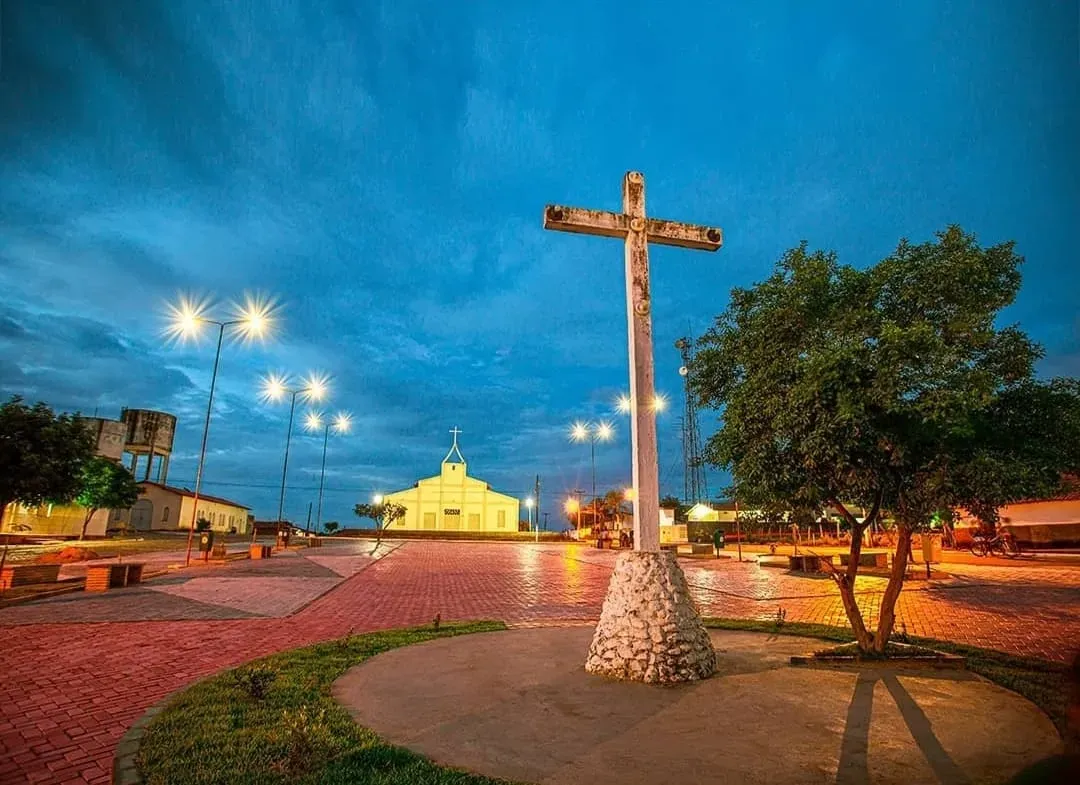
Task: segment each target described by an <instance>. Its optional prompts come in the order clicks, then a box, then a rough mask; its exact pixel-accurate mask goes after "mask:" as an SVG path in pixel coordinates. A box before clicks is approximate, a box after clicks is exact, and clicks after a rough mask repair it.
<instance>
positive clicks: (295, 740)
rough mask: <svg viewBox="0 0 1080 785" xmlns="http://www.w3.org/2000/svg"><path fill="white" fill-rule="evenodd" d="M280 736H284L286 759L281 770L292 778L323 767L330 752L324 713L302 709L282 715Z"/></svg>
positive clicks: (323, 711)
mask: <svg viewBox="0 0 1080 785" xmlns="http://www.w3.org/2000/svg"><path fill="white" fill-rule="evenodd" d="M281 733H282V734H283V736H284V739H283V741H284V743H285V758H284V760H282V761H280V763H279V766H280V768H281V769H282V770H283V771H284V772H285V773H286V774H289V775H291V776H297V775H300V774H303V773H304V772H307V771H311V769H313V768H315V767H316V766H318V765H320V764H322V763H325V762H326V760H327V758H328V757H329V754H330V750H331V749H332V748H333V736H332V735H331V733H330V729H329V728H328V727H327V725H326V710H325V709H319V710H318V711H315V710H314V709H312V708H311V707H308V706H301V707H300V708H299V709H297V710H296V711H288V710H286V711H285V712H283V713H282V715H281Z"/></svg>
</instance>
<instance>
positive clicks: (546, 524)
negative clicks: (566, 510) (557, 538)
mask: <svg viewBox="0 0 1080 785" xmlns="http://www.w3.org/2000/svg"><path fill="white" fill-rule="evenodd" d="M548 515H550V513H546V512H545V513H544V531H547V530H548V522H547V519H548Z"/></svg>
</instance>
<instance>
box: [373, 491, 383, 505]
mask: <svg viewBox="0 0 1080 785" xmlns="http://www.w3.org/2000/svg"><path fill="white" fill-rule="evenodd" d="M382 502H383V495H382V494H381V493H377V494H375V495H374V496H372V497H371V503H372V504H382Z"/></svg>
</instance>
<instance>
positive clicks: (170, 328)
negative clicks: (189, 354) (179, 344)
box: [165, 297, 208, 341]
mask: <svg viewBox="0 0 1080 785" xmlns="http://www.w3.org/2000/svg"><path fill="white" fill-rule="evenodd" d="M207 308H208V303H207V302H206V301H205V300H200V301H196V300H193V299H191V298H190V297H181V298H180V302H179V303H178V304H177V305H169V306H168V324H167V325H166V327H165V335H166V336H168V337H169V338H171V339H172V340H175V341H187V340H194V339H197V338H198V337H199V335H200V334H201V333H202V327H203V325H204V324H205V321H204V317H205V314H206V309H207Z"/></svg>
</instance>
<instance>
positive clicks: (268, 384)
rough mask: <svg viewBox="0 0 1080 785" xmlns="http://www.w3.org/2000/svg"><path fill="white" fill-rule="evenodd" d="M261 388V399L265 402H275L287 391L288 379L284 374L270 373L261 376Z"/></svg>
mask: <svg viewBox="0 0 1080 785" xmlns="http://www.w3.org/2000/svg"><path fill="white" fill-rule="evenodd" d="M261 388H262V392H261V397H262V399H263V400H264V401H267V402H271V403H276V402H277V401H280V400H281V399H282V398H284V397H285V394H286V393H287V392H289V380H288V378H287V377H285V376H279V375H278V374H274V373H272V374H269V375H268V376H265V377H263V380H262V384H261Z"/></svg>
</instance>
